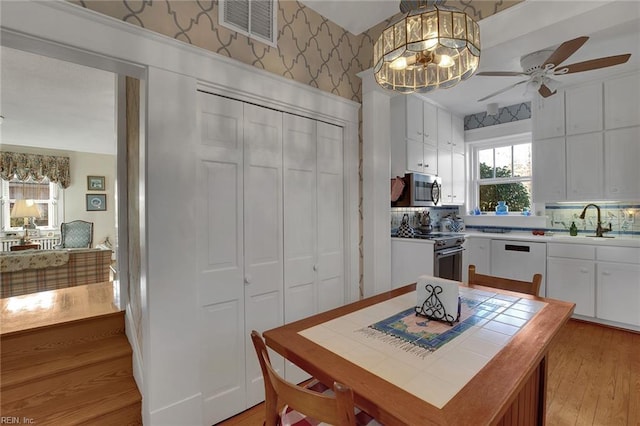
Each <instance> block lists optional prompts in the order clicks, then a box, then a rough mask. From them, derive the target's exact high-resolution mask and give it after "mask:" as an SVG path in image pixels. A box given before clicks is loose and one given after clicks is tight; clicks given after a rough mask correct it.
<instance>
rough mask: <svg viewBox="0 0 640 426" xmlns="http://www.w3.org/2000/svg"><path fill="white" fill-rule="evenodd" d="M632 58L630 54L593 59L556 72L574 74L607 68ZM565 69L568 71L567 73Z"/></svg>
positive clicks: (567, 66)
mask: <svg viewBox="0 0 640 426" xmlns="http://www.w3.org/2000/svg"><path fill="white" fill-rule="evenodd" d="M630 57H631V54H630V53H627V54H625V55H616V56H607V57H605V58H598V59H591V60H589V61H584V62H577V63H575V64H570V65H566V66H563V67H562V68H561V69H557V68H556V70H555V71H556V72H557V73H558V74H571V73H574V72H582V71H589V70H595V69H598V68H606V67H611V66H614V65H620V64H624V63H625V62H627V61H628V60H629V58H630ZM565 69H566V70H567V71H565Z"/></svg>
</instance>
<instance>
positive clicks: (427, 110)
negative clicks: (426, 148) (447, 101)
mask: <svg viewBox="0 0 640 426" xmlns="http://www.w3.org/2000/svg"><path fill="white" fill-rule="evenodd" d="M422 136H423V138H424V139H423V142H424V143H425V144H427V145H433V146H436V145H437V144H438V108H437V107H436V106H435V105H433V104H430V103H429V102H423V103H422Z"/></svg>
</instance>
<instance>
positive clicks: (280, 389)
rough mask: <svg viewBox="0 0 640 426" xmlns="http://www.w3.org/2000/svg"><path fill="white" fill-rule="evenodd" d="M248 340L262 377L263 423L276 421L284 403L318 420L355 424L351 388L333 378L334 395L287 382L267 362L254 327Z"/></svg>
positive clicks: (338, 424) (269, 425) (271, 424)
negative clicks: (264, 414) (251, 343)
mask: <svg viewBox="0 0 640 426" xmlns="http://www.w3.org/2000/svg"><path fill="white" fill-rule="evenodd" d="M251 340H252V341H253V345H254V348H255V350H256V355H257V356H258V360H259V362H260V367H261V368H262V374H263V377H264V384H265V406H266V410H267V413H266V419H265V425H266V426H275V425H276V424H277V421H278V414H279V412H280V410H282V407H283V406H284V405H285V404H286V405H288V406H289V407H291V408H292V409H294V410H296V411H298V412H300V413H301V414H304V415H306V416H309V417H311V418H313V419H314V420H317V421H320V422H324V423H328V424H332V425H336V426H354V425H355V424H356V420H355V412H354V409H355V407H354V403H353V391H352V390H351V388H349V387H347V386H344V385H341V384H339V383H337V382H336V383H334V392H335V396H328V395H323V394H319V393H317V392H313V391H310V390H308V389H305V388H303V387H301V386H298V385H295V384H293V383H290V382H288V381H286V380H285V379H284V378H282V377H281V376H280V375H279V374H278V373H277V372H276V370H275V369H274V368H273V366H272V365H271V361H270V359H269V354H268V352H267V347H266V345H265V344H264V340H263V339H262V336H260V334H259V333H258V332H257V331H255V330H254V331H252V332H251ZM276 401H277V402H276Z"/></svg>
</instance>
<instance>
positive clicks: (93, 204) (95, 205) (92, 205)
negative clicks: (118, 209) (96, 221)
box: [87, 194, 107, 212]
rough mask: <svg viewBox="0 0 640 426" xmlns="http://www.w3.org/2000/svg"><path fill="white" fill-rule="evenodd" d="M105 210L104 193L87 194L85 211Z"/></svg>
mask: <svg viewBox="0 0 640 426" xmlns="http://www.w3.org/2000/svg"><path fill="white" fill-rule="evenodd" d="M105 210H107V196H106V195H105V194H87V211H88V212H101V211H105Z"/></svg>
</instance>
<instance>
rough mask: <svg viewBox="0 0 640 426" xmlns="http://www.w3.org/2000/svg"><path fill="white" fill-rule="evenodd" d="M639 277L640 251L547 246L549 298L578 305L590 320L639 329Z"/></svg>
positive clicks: (634, 249) (566, 245) (602, 247)
mask: <svg viewBox="0 0 640 426" xmlns="http://www.w3.org/2000/svg"><path fill="white" fill-rule="evenodd" d="M639 276H640V248H637V247H616V246H596V245H589V244H562V243H548V244H547V297H550V298H553V299H560V300H565V301H567V302H573V303H575V304H576V308H575V311H574V314H576V315H581V316H584V317H588V318H587V319H592V320H593V321H596V322H604V323H607V324H609V322H610V321H613V322H615V324H614V325H617V326H622V327H624V326H629V327H628V328H633V327H638V326H640V310H639V309H638V306H640V280H639V279H638V277H639ZM600 320H602V321H600Z"/></svg>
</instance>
